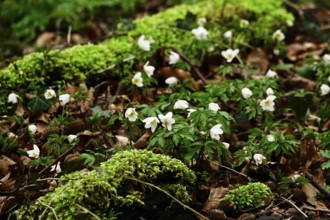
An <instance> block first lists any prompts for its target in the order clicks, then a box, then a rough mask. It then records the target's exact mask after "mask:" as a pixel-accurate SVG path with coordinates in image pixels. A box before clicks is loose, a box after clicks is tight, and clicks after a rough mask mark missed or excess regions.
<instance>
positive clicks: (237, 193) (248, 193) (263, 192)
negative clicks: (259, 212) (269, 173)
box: [223, 182, 272, 209]
mask: <svg viewBox="0 0 330 220" xmlns="http://www.w3.org/2000/svg"><path fill="white" fill-rule="evenodd" d="M271 194H272V192H271V190H270V188H269V187H268V186H267V185H265V184H263V183H260V182H257V183H249V184H247V185H244V186H239V187H237V188H236V189H233V190H229V192H228V193H227V194H226V196H225V197H224V198H223V200H227V201H229V202H230V203H231V205H232V206H233V207H234V209H246V208H251V207H253V208H259V207H262V206H264V205H265V199H266V198H267V197H268V196H270V195H271Z"/></svg>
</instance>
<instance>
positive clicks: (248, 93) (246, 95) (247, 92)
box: [242, 88, 253, 99]
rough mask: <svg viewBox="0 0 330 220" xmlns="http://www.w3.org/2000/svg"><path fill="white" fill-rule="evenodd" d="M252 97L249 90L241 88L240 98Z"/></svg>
mask: <svg viewBox="0 0 330 220" xmlns="http://www.w3.org/2000/svg"><path fill="white" fill-rule="evenodd" d="M252 95H253V93H252V91H251V90H250V89H249V88H243V89H242V96H243V97H244V98H245V99H248V98H250V97H251V96H252Z"/></svg>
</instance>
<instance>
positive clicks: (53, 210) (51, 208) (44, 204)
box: [39, 201, 58, 220]
mask: <svg viewBox="0 0 330 220" xmlns="http://www.w3.org/2000/svg"><path fill="white" fill-rule="evenodd" d="M39 202H40V204H41V205H43V206H46V207H47V208H48V209H50V210H52V212H53V214H54V217H55V219H56V220H58V218H57V215H56V212H55V209H54V208H53V207H51V206H49V205H47V204H46V203H43V202H41V201H39ZM47 208H46V209H45V211H46V210H47Z"/></svg>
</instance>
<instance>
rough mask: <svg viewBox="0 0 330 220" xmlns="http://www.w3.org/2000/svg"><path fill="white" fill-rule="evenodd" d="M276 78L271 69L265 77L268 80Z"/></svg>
mask: <svg viewBox="0 0 330 220" xmlns="http://www.w3.org/2000/svg"><path fill="white" fill-rule="evenodd" d="M276 76H277V73H276V72H275V71H273V70H271V69H269V70H268V71H267V73H266V77H268V78H274V77H276Z"/></svg>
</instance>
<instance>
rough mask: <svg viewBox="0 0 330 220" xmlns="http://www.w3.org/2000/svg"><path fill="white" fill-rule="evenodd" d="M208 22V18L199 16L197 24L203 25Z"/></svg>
mask: <svg viewBox="0 0 330 220" xmlns="http://www.w3.org/2000/svg"><path fill="white" fill-rule="evenodd" d="M205 23H206V18H198V20H197V24H198V25H199V26H203V25H204V24H205Z"/></svg>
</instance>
